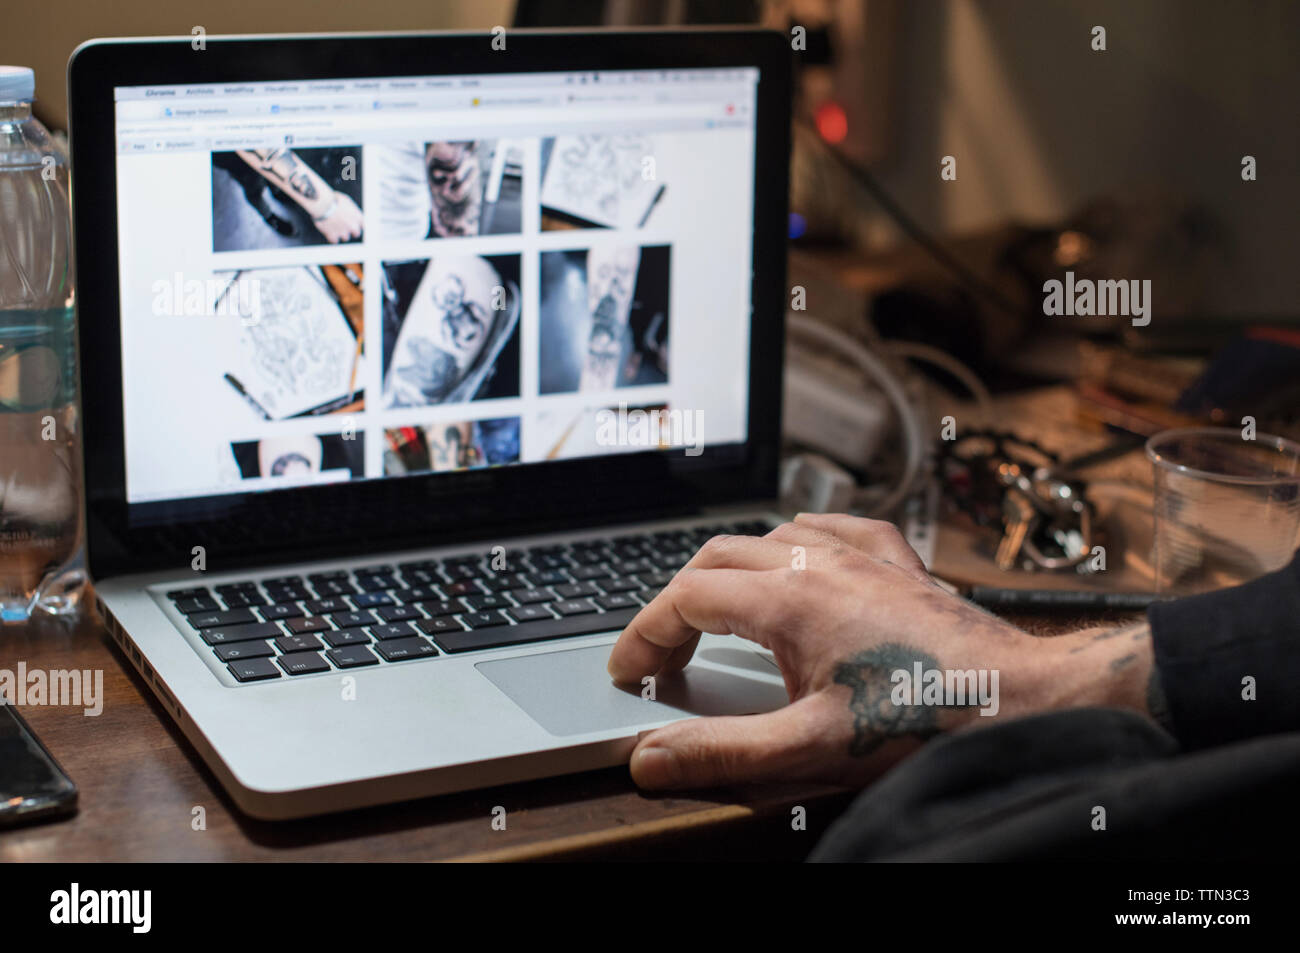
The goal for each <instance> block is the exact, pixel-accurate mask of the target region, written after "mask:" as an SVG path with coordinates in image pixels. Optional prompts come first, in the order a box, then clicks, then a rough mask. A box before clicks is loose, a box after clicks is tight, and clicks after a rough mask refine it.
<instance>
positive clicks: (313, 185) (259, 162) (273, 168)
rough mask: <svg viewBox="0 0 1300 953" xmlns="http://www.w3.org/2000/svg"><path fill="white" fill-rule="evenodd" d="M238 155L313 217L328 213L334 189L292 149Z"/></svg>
mask: <svg viewBox="0 0 1300 953" xmlns="http://www.w3.org/2000/svg"><path fill="white" fill-rule="evenodd" d="M238 154H239V157H240V158H241V159H243V160H244V161H245V162H247V163H248V164H249V165H250V166H252V167H253V168H254V169H255V170H256V171H257V173H258V174H259V175H261V176H262V178H264V179H266V180H267V181H268V182H270V183H271V184H272V185H274V186H276V187H277V188H278V189H280V191H282V192H284V194H285V195H287V196H289V197H290V198H291V199H293V200H294V201H295V202H297V203H298V204H299V205H301V206H302V208H303V210H304V211H305V212H306V213H307V214H308V215H310V216H311V217H312V218H313V219H317V218H322V217H324V216H325V215H327V214H329V211H330V207H331V205H332V204H333V203H334V201H335V195H334V190H333V189H332V188H330V187H329V185H328V183H326V182H325V180H324V179H322V178H321V177H320V176H319V175H317V174H316V173H315V172H313V171H312V170H311V168H310V167H309V166H308V165H307V164H306V163H305V162H303V161H302V160H301V159H299V158H298V157H297V156H296V155H294V153H293V150H292V149H285V148H283V147H275V148H270V149H251V150H250V149H240V150H238Z"/></svg>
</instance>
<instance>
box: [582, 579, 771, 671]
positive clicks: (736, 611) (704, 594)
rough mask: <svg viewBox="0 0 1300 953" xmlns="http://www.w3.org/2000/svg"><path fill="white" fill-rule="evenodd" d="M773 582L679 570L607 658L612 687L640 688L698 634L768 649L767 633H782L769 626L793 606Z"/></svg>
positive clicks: (635, 620)
mask: <svg viewBox="0 0 1300 953" xmlns="http://www.w3.org/2000/svg"><path fill="white" fill-rule="evenodd" d="M772 576H773V574H772V573H770V572H750V571H747V570H743V569H683V570H682V571H681V572H679V573H678V574H677V575H676V576H674V577H673V578H672V580H671V581H670V582H669V583H668V585H667V586H665V587H664V590H663V591H662V592H660V593H659V595H657V596H655V598H654V599H653V600H651V602H650V604H649V605H648V606H646V607H645V608H644V609H642V610H641V611H640V612H639V613H637V615H636V618H634V619H633V620H632V621H631V622H630V623H628V626H627V628H626V629H624V630H623V634H622V635H620V636H619V637H618V641H617V642H615V643H614V647H613V649H612V650H611V651H610V653H609V664H608V669H609V674H610V675H611V676H612V677H613V678H614V680H615V681H616V682H620V683H623V684H638V683H639V682H640V680H641V679H642V677H644V676H646V675H655V674H658V673H659V672H660V670H661V669H662V668H663V666H664V664H665V663H666V662H667V661H668V659H669V658H670V657H671V656H672V654H673V652H674V650H676V649H678V648H679V647H681V646H683V645H685V644H686V643H687V642H690V641H691V640H694V639H697V638H698V636H699V634H700V633H701V632H716V633H721V634H725V633H735V634H736V635H739V636H741V637H742V638H747V639H750V640H751V641H754V642H757V643H759V644H760V645H763V646H765V647H766V646H767V637H768V630H769V629H771V630H772V631H779V630H780V626H779V625H774V624H773V620H775V619H776V618H777V617H778V615H779V614H781V613H783V612H785V611H788V610H790V609H791V608H792V606H791V605H790V603H792V602H793V601H794V600H793V599H791V598H790V595H791V593H790V590H789V589H788V588H787V587H785V586H779V585H774V584H773V578H772ZM683 651H685V650H683ZM687 658H688V660H689V656H688V657H687ZM675 661H677V662H680V661H681V660H680V658H679V659H677V660H675ZM681 664H685V663H684V662H682V663H681Z"/></svg>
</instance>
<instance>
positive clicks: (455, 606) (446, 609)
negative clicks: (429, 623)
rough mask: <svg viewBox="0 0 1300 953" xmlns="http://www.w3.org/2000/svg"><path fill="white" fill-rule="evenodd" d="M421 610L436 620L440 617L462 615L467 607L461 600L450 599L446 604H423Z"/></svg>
mask: <svg viewBox="0 0 1300 953" xmlns="http://www.w3.org/2000/svg"><path fill="white" fill-rule="evenodd" d="M420 608H421V609H423V610H424V611H425V612H427V613H428V614H429V615H431V616H433V617H434V618H435V619H436V618H437V617H438V616H440V615H460V613H462V612H464V611H465V605H464V603H462V602H461V601H460V600H459V599H448V600H447V601H446V602H421V603H420Z"/></svg>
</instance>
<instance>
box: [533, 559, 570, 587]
mask: <svg viewBox="0 0 1300 953" xmlns="http://www.w3.org/2000/svg"><path fill="white" fill-rule="evenodd" d="M528 562H529V564H530V565H531V566H532V567H533V569H534V570H535V571H536V572H559V571H560V570H561V569H567V568H568V567H569V566H571V565H573V564H572V563H571V562H569V560H568V559H566V558H565V557H564V556H562V555H560V554H558V553H556V554H553V555H545V556H529V557H528ZM538 582H541V580H538Z"/></svg>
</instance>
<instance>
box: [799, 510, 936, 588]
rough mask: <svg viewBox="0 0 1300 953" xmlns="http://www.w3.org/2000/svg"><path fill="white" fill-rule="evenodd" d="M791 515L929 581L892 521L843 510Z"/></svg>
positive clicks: (803, 524)
mask: <svg viewBox="0 0 1300 953" xmlns="http://www.w3.org/2000/svg"><path fill="white" fill-rule="evenodd" d="M794 519H795V522H796V523H798V524H799V525H801V526H808V527H810V528H812V529H816V530H821V531H822V532H824V533H830V534H831V535H832V536H838V537H839V538H840V539H842V540H844V542H846V543H848V544H849V545H850V546H853V547H855V548H857V549H860V550H862V551H863V552H864V553H866V554H867V555H868V556H873V557H875V558H876V559H883V560H885V561H887V562H891V563H893V564H894V565H896V566H898V567H899V568H901V569H903V570H905V571H906V572H908V573H910V574H911V575H913V576H915V577H917V578H918V579H921V580H922V581H924V582H933V580H932V579H931V578H930V574H929V573H928V572H926V569H925V563H923V562H922V561H921V557H920V556H918V555H917V554H916V550H914V549H913V548H912V547H911V546H909V545H908V543H907V540H906V539H904V538H903V534H902V533H900V532H899V531H898V527H897V526H895V525H894V524H893V523H890V522H887V521H886V520H872V519H865V518H864V517H861V516H847V515H845V514H843V513H800V514H799V515H798V516H796V517H795V518H794Z"/></svg>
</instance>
